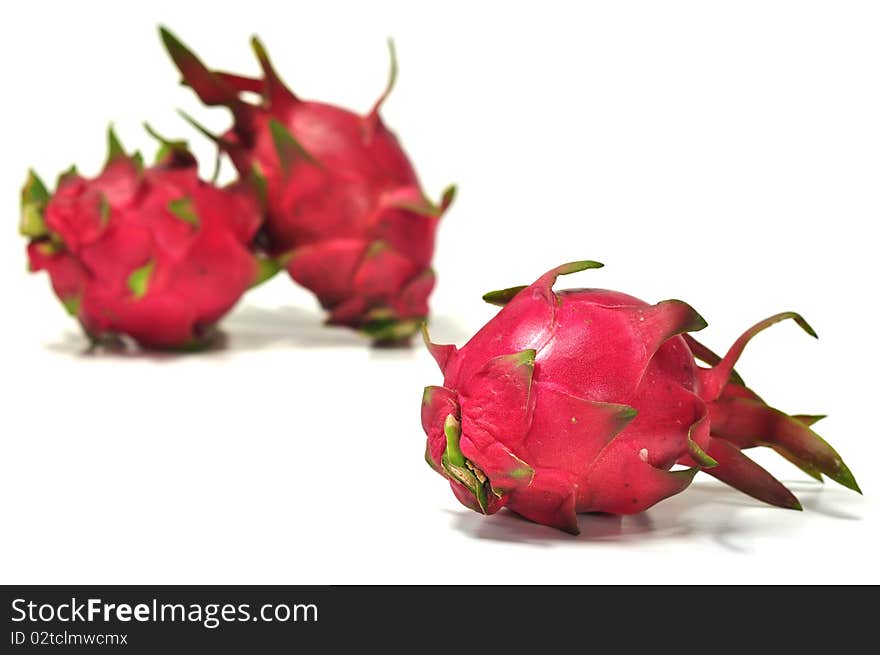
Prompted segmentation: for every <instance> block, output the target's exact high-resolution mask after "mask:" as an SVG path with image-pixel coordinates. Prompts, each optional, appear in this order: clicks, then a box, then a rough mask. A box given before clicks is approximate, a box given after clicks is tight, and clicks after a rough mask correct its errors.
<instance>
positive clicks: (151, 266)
mask: <svg viewBox="0 0 880 655" xmlns="http://www.w3.org/2000/svg"><path fill="white" fill-rule="evenodd" d="M154 135H155V134H154ZM155 136H157V138H159V139H160V141H161V142H162V146H161V148H160V150H159V154H158V156H157V160H156V163H155V164H154V165H153V166H144V163H143V160H142V158H141V156H140V155H139V154H135V155H132V156H129V155H127V154H126V153H125V152H124V151H123V149H122V146H121V145H120V143H119V141H118V139H117V138H116V135H115V134H114V133H113V130H112V129H111V130H110V132H109V138H108V141H109V151H110V152H109V156H108V158H107V163H106V165H105V166H104V169H103V170H102V171H101V173H100V174H99V175H98V176H97V177H95V178H92V179H89V178H85V177H83V176H81V175H80V174H79V173H78V172H77V171H76V169H75V168H72V169H71V170H69V171H68V172H66V173H64V174H62V175H61V177H60V178H59V181H58V188H57V189H56V191H55V192H54V193H50V192H49V191H48V189H47V188H46V186H45V185H44V184H43V182H42V181H41V180H40V178H39V177H37V175H36V174H35V173H34V172H33V171H31V172H30V173H29V175H28V178H27V182H26V183H25V186H24V189H23V190H22V197H21V222H20V232H21V233H22V234H23V235H24V236H26V237H27V238H28V239H29V241H30V243H29V245H28V257H29V260H30V268H31V270H33V271H39V270H45V271H47V272H48V274H49V278H50V280H51V282H52V287H53V289H54V290H55V293H56V295H57V296H58V297H59V299H60V300H61V302H62V303H63V304H64V306H65V307H66V308H67V310H68V312H69V313H70V314H72V315H73V316H75V317H76V318H77V319H79V321H80V323H81V324H82V327H83V329H84V330H85V332H86V334H87V335H88V336H89V337H90V338H91V339H92V341H93V342H96V343H97V342H105V341H107V340H108V339H112V338H114V337H119V336H122V335H125V336H128V337H130V338H132V339H134V340H135V341H136V342H137V343H139V344H140V345H141V346H144V347H148V348H163V349H164V348H170V349H192V348H198V347H200V346H203V345H205V344H207V343H208V342H209V341H210V338H211V337H212V335H213V334H214V327H215V325H216V323H217V322H218V321H219V320H220V318H221V317H222V316H223V315H224V314H225V313H226V312H228V311H229V310H230V309H231V308H232V306H233V305H234V304H235V303H236V302H237V301H238V299H239V298H240V297H241V296H242V294H243V293H244V292H245V290H247V289H248V288H249V287H250V286H251V285H252V284H254V283H256V282H257V281H259V280H260V279H262V278H263V277H265V276H266V275H268V274H270V273H271V272H272V267H273V265H272V263H271V262H268V261H265V260H262V259H261V258H259V257H256V256H255V255H253V254H252V252H251V250H250V244H251V241H252V240H253V238H254V236H255V235H256V233H257V230H258V229H259V227H260V224H261V220H262V219H261V215H260V209H259V202H258V199H257V198H256V197H255V196H253V194H252V193H251V191H250V190H249V188H248V187H247V186H245V185H242V184H237V185H233V186H230V187H227V188H223V189H221V188H218V187H216V186H214V185H212V184H210V183H208V182H204V181H202V180H200V179H199V177H198V170H197V163H196V160H195V158H194V157H193V155H192V154H191V153H190V152H189V150H188V149H187V147H186V144H185V143H184V142H182V141H168V140H166V139H162V138H161V137H158V135H155Z"/></svg>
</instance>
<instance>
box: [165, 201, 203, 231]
mask: <svg viewBox="0 0 880 655" xmlns="http://www.w3.org/2000/svg"><path fill="white" fill-rule="evenodd" d="M168 211H169V212H171V213H172V214H173V215H174V216H176V217H177V218H179V219H180V220H182V221H183V222H185V223H189V224H190V225H192V226H193V227H199V224H200V221H199V216H198V214H196V210H195V207H193V204H192V200H191V199H190V198H189V197H183V198H177V199H176V200H172V201H170V202H169V203H168Z"/></svg>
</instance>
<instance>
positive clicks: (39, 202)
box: [18, 170, 49, 239]
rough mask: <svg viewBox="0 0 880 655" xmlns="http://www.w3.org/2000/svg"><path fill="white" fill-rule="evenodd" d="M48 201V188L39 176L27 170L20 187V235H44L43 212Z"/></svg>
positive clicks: (32, 236) (32, 237)
mask: <svg viewBox="0 0 880 655" xmlns="http://www.w3.org/2000/svg"><path fill="white" fill-rule="evenodd" d="M48 202H49V190H48V189H47V188H46V185H45V184H43V181H42V180H41V179H40V177H39V176H38V175H37V174H36V173H35V172H34V171H33V170H29V171H28V175H27V179H26V180H25V183H24V186H23V187H22V189H21V215H20V217H19V222H18V231H19V233H20V234H21V235H22V236H26V237H29V238H31V239H38V238H40V237H42V236H45V235H46V232H47V230H46V222H45V220H44V217H43V213H44V212H45V210H46V205H47V204H48Z"/></svg>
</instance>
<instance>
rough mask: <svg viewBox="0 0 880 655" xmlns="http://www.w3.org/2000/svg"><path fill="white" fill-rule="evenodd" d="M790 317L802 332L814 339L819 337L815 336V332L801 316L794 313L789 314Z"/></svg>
mask: <svg viewBox="0 0 880 655" xmlns="http://www.w3.org/2000/svg"><path fill="white" fill-rule="evenodd" d="M790 316H791V318H792V320H794V322H795V323H797V324H798V325H799V326H800V327H801V329H802V330H803V331H804V332H806V333H807V334H809V335H810V336H811V337H813V338H814V339H818V338H819V335H818V334H816V331H815V330H814V329H813V327H812V326H811V325H810V324H809V323H807V321H806V319H805V318H804V317H803V316H801V315H800V314H796V313H795V312H791V314H790Z"/></svg>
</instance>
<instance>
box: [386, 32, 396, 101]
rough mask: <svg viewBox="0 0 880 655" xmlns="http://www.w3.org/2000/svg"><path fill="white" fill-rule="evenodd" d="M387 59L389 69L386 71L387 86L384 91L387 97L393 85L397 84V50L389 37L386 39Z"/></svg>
mask: <svg viewBox="0 0 880 655" xmlns="http://www.w3.org/2000/svg"><path fill="white" fill-rule="evenodd" d="M388 58H389V69H388V86H387V87H386V90H385V96H388V94H389V93H391V90H392V89H394V85H395V84H396V83H397V72H398V67H397V48H395V47H394V39H392V38H391V37H390V36H389V37H388Z"/></svg>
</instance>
